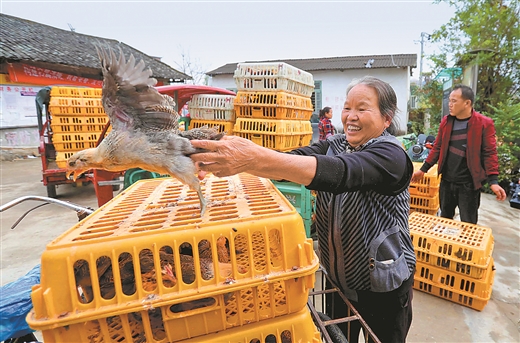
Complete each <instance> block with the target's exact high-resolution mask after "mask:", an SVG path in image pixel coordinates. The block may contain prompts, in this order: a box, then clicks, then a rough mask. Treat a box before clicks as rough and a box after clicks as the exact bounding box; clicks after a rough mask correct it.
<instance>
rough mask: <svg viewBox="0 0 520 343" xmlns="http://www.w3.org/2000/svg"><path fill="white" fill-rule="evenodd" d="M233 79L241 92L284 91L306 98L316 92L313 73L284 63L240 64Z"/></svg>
mask: <svg viewBox="0 0 520 343" xmlns="http://www.w3.org/2000/svg"><path fill="white" fill-rule="evenodd" d="M233 78H234V80H235V84H236V86H237V89H238V90H239V91H254V92H262V91H270V92H280V91H282V92H289V93H294V94H299V95H303V96H306V97H310V96H311V95H312V92H313V91H314V78H313V76H312V74H311V73H309V72H306V71H304V70H302V69H299V68H296V67H294V66H292V65H290V64H287V63H284V62H259V63H255V62H253V63H250V62H246V63H239V64H238V65H237V69H236V70H235V73H234V75H233Z"/></svg>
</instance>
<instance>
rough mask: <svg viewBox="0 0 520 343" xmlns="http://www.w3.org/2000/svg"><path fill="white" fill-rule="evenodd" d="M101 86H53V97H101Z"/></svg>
mask: <svg viewBox="0 0 520 343" xmlns="http://www.w3.org/2000/svg"><path fill="white" fill-rule="evenodd" d="M101 93H102V90H101V88H88V87H52V88H51V93H50V95H51V97H74V98H78V97H81V98H101V95H102V94H101Z"/></svg>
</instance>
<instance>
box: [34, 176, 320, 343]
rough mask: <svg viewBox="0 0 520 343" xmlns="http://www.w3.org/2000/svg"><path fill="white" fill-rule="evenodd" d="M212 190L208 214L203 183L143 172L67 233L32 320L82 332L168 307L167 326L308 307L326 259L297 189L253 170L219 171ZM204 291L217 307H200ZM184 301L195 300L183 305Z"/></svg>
mask: <svg viewBox="0 0 520 343" xmlns="http://www.w3.org/2000/svg"><path fill="white" fill-rule="evenodd" d="M203 192H204V194H205V196H206V198H207V199H208V201H209V205H208V209H207V210H206V211H207V212H206V213H205V215H204V216H203V217H200V209H199V206H198V198H197V196H196V193H195V192H194V191H192V190H190V189H189V188H188V187H187V186H184V185H182V184H181V183H180V182H178V181H177V180H174V179H170V178H165V179H152V180H142V181H138V182H136V183H135V184H134V185H132V186H131V187H129V188H128V189H127V190H125V191H123V192H122V193H120V194H119V195H118V196H117V197H115V198H114V199H112V200H111V201H110V202H108V203H107V204H105V205H104V206H103V207H101V208H100V209H98V210H96V211H95V212H94V213H93V214H91V215H90V216H89V217H87V218H86V219H84V220H83V221H82V222H80V223H78V224H77V225H75V226H74V227H73V228H71V229H70V230H68V231H67V232H65V233H64V234H62V235H61V236H59V237H58V238H56V239H55V240H54V241H53V242H51V243H50V244H49V245H48V246H47V249H46V251H45V252H44V253H43V254H42V263H41V268H42V269H41V284H40V285H38V286H35V287H34V288H33V293H32V299H33V305H34V310H33V312H32V313H31V314H30V315H29V316H28V317H27V321H28V323H29V325H30V326H31V327H33V328H35V329H36V330H41V331H43V335H44V339H45V338H46V337H47V338H48V337H59V339H58V340H57V341H63V342H67V341H71V340H70V339H72V337H74V339H72V341H78V339H79V338H80V337H87V336H88V335H89V333H90V331H89V330H90V329H89V327H90V326H89V325H90V324H88V325H87V324H81V325H78V328H77V329H76V328H74V329H73V327H74V324H80V323H90V322H92V321H95V320H98V321H99V320H105V319H107V318H108V317H113V316H122V315H129V314H130V313H136V312H139V313H141V311H143V307H144V308H149V309H151V308H155V309H157V308H160V309H161V312H160V313H161V316H162V320H163V321H164V324H162V325H163V326H164V327H165V329H166V330H173V331H175V330H178V331H179V335H181V336H182V335H184V336H186V335H190V332H189V330H194V331H196V332H199V331H197V330H199V329H200V330H206V331H204V333H203V334H205V333H207V332H208V331H207V330H209V329H202V328H204V327H205V326H207V325H209V326H210V327H211V330H213V329H215V330H217V331H220V330H224V329H227V328H229V327H231V326H236V325H243V324H244V323H246V322H248V321H250V320H257V321H258V320H263V319H268V318H273V317H277V316H285V315H286V314H289V313H293V312H295V311H298V310H300V309H301V308H302V307H304V306H305V303H306V301H307V300H306V297H307V295H308V289H310V288H312V286H313V283H314V272H315V271H316V270H317V268H318V259H317V256H316V255H315V253H314V250H313V244H312V240H311V239H307V238H306V234H305V229H304V226H303V221H302V219H301V216H300V215H299V214H298V212H297V211H296V209H295V208H294V207H293V206H292V205H291V204H290V202H289V201H288V200H287V199H286V198H285V196H284V195H283V194H282V193H280V192H279V191H278V189H277V188H276V187H275V186H274V185H273V184H272V183H271V182H270V181H269V180H267V179H263V178H258V177H255V176H251V175H249V174H240V175H236V176H233V177H227V178H217V177H214V176H209V177H208V178H206V179H205V180H204V183H203ZM226 261H227V262H226ZM206 298H211V299H206ZM201 299H202V300H203V301H202V302H203V303H204V304H206V305H207V306H203V307H202V308H200V307H199V308H190V307H189V306H192V305H193V304H199V302H200V301H201ZM181 303H182V304H183V305H182V306H188V310H187V311H186V312H183V313H180V314H179V313H175V312H174V311H173V310H172V306H175V305H179V304H181ZM186 303H189V304H186ZM260 303H261V304H262V306H259V304H260ZM253 305H254V306H253ZM257 305H258V306H257ZM251 313H253V314H251ZM224 314H225V316H226V318H231V317H233V318H234V319H229V320H228V319H226V320H224V319H222V318H223V316H224ZM269 316H271V317H269ZM143 318H144V317H143ZM190 318H191V319H190ZM217 318H220V321H219V320H217ZM107 320H108V319H107ZM145 322H146V321H145ZM188 322H189V325H188V324H187V323H188ZM179 323H183V325H185V326H186V327H188V326H189V327H190V328H191V329H189V328H186V331H183V330H182V329H179V325H180V324H179ZM207 323H211V325H210V324H207ZM194 327H196V328H197V329H193V328H194ZM77 330H79V331H80V332H79V333H78V331H77ZM69 331H70V332H76V333H75V334H74V335H75V336H68V335H69V333H68V332H69ZM85 331H88V332H85ZM108 331H110V330H108V329H107V330H105V332H103V334H104V335H106V337H109V336H108V335H109V333H108ZM183 332H184V333H183ZM148 333H149V332H147V331H146V328H145V333H144V334H146V335H148ZM61 335H63V336H61ZM172 335H173V334H172ZM192 337H193V336H192ZM185 338H186V337H185ZM54 339H56V338H54ZM79 340H80V341H82V340H81V339H79Z"/></svg>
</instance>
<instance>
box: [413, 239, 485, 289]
mask: <svg viewBox="0 0 520 343" xmlns="http://www.w3.org/2000/svg"><path fill="white" fill-rule="evenodd" d="M412 238H413V235H412ZM491 240H492V243H491V249H490V255H489V256H487V258H486V259H485V261H484V263H483V264H482V265H477V264H473V263H465V262H461V261H459V260H454V259H451V258H449V257H446V256H445V255H444V254H436V253H432V252H430V251H429V250H424V249H420V248H419V247H416V249H415V256H416V257H417V261H418V262H423V263H427V264H429V265H432V266H436V267H438V268H442V269H445V270H449V271H452V272H455V273H459V274H462V275H468V276H471V277H472V278H475V279H481V278H482V277H483V276H484V274H485V272H486V270H487V268H488V267H489V264H490V263H491V258H492V257H491V254H492V252H493V248H494V246H495V243H494V240H493V236H491ZM418 241H419V244H425V243H426V242H427V240H426V239H422V238H419V239H418Z"/></svg>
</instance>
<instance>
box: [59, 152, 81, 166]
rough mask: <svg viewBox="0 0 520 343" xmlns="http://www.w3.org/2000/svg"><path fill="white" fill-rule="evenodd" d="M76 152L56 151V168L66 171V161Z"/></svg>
mask: <svg viewBox="0 0 520 343" xmlns="http://www.w3.org/2000/svg"><path fill="white" fill-rule="evenodd" d="M78 151H80V150H78ZM76 152H77V151H56V164H57V165H58V168H61V169H67V160H68V159H69V158H70V157H71V156H72V155H74V153H76Z"/></svg>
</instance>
